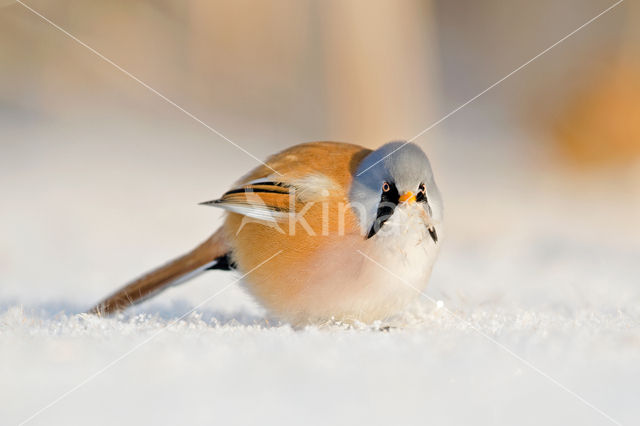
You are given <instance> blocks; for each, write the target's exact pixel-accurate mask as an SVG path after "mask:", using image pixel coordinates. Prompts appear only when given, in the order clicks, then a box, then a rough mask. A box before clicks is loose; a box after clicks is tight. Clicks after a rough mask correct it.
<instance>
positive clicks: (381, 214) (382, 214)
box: [367, 183, 400, 239]
mask: <svg viewBox="0 0 640 426" xmlns="http://www.w3.org/2000/svg"><path fill="white" fill-rule="evenodd" d="M399 202H400V193H399V192H398V188H396V186H395V184H393V183H389V190H388V191H387V192H384V191H383V192H382V195H381V196H380V204H378V211H377V212H376V220H374V221H373V225H372V226H371V229H370V230H369V233H368V234H367V239H369V238H371V237H373V236H374V235H376V234H377V233H378V231H379V230H380V228H382V225H384V223H385V222H386V221H387V220H389V218H390V217H391V216H393V212H394V211H395V209H396V206H397V205H398V203H399Z"/></svg>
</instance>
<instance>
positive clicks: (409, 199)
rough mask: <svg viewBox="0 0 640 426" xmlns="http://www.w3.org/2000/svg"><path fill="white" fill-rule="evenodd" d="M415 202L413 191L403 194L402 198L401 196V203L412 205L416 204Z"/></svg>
mask: <svg viewBox="0 0 640 426" xmlns="http://www.w3.org/2000/svg"><path fill="white" fill-rule="evenodd" d="M415 201H416V196H415V195H414V194H413V192H411V191H409V192H405V193H404V194H402V196H400V202H401V203H409V204H411V203H414V202H415Z"/></svg>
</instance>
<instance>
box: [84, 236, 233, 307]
mask: <svg viewBox="0 0 640 426" xmlns="http://www.w3.org/2000/svg"><path fill="white" fill-rule="evenodd" d="M228 254H229V247H228V245H227V243H226V241H225V239H224V236H223V232H222V229H219V230H218V231H217V232H216V233H214V234H213V235H212V236H211V237H210V238H209V239H208V240H206V241H205V242H203V243H202V244H200V245H199V246H198V247H196V248H195V249H193V250H192V251H190V252H189V253H187V254H185V255H183V256H180V257H179V258H177V259H174V260H172V261H170V262H169V263H167V264H165V265H163V266H160V267H159V268H157V269H154V270H153V271H151V272H149V273H147V274H145V275H143V276H141V277H140V278H138V279H136V280H134V281H132V282H131V283H129V284H127V285H126V286H124V287H123V288H121V289H119V290H118V291H116V292H115V293H113V294H112V295H110V296H109V297H107V298H106V299H104V300H103V301H101V302H100V303H98V304H97V305H96V306H94V307H93V308H92V309H91V310H90V311H89V313H93V314H98V315H109V314H112V313H114V312H117V311H120V310H122V309H125V308H127V307H129V306H131V305H133V304H135V303H139V302H142V301H143V300H145V299H148V298H150V297H152V296H154V295H156V294H158V293H160V292H161V291H163V290H165V289H167V288H168V287H171V286H174V285H177V284H180V283H182V282H184V281H187V280H189V279H191V278H193V277H195V276H197V275H199V274H201V273H202V272H204V271H206V270H207V269H230V267H231V265H230V262H229V257H228Z"/></svg>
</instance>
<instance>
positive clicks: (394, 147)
mask: <svg viewBox="0 0 640 426" xmlns="http://www.w3.org/2000/svg"><path fill="white" fill-rule="evenodd" d="M349 197H350V202H351V205H352V207H353V210H354V211H355V212H356V214H357V215H358V217H359V218H360V226H361V228H362V231H363V234H364V235H366V236H367V237H368V238H370V237H372V236H374V235H375V234H376V233H377V232H378V231H379V230H380V228H381V227H382V226H383V225H384V223H385V222H386V221H387V220H388V219H390V218H391V217H392V216H393V214H394V213H395V211H396V207H398V206H400V205H409V204H414V202H415V204H418V205H420V206H422V208H424V211H425V212H426V213H427V219H428V223H427V224H426V226H427V227H429V232H430V233H431V236H432V238H433V239H434V242H436V243H437V238H438V237H437V231H436V229H437V228H439V227H440V226H441V223H442V216H443V207H442V199H441V196H440V191H439V190H438V187H437V186H436V182H435V179H434V177H433V171H432V170H431V163H430V162H429V159H428V158H427V156H426V155H425V153H424V152H423V151H422V149H420V147H419V146H417V145H415V144H413V143H407V142H391V143H388V144H385V145H383V146H381V147H380V148H378V149H377V150H375V151H373V152H372V153H370V154H369V155H368V156H366V157H365V158H364V159H363V160H362V162H361V163H360V165H359V166H358V169H357V171H356V175H355V176H354V179H353V184H352V186H351V189H350V192H349Z"/></svg>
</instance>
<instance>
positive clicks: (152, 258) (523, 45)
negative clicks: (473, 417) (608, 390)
mask: <svg viewBox="0 0 640 426" xmlns="http://www.w3.org/2000/svg"><path fill="white" fill-rule="evenodd" d="M365 3H366V4H365ZM29 4H30V5H31V6H32V7H34V8H35V9H36V10H38V11H39V12H40V13H42V14H43V15H44V16H46V17H47V18H49V19H51V20H52V21H53V22H55V23H56V24H58V25H59V26H61V27H62V28H64V29H65V30H66V31H68V32H70V33H71V34H73V35H74V36H76V37H77V38H78V39H80V40H82V42H84V43H86V44H87V45H89V46H91V47H92V48H94V49H96V50H97V51H99V52H101V53H102V54H103V55H105V56H106V57H108V58H109V59H111V60H112V61H114V62H115V63H116V64H118V65H119V66H121V67H122V68H123V69H125V70H127V71H128V72H130V73H132V74H133V75H135V76H136V77H137V78H139V79H140V80H142V81H144V82H145V83H146V84H148V85H149V86H151V87H152V88H154V89H155V90H157V91H158V92H160V93H162V94H163V95H164V96H166V97H168V98H169V99H171V100H172V101H174V102H175V103H177V104H178V105H180V106H181V107H183V108H185V109H186V110H187V111H189V112H190V113H192V114H194V115H195V116H197V117H198V118H199V119H201V120H202V121H204V122H206V123H207V124H208V125H210V126H212V127H213V128H215V129H217V130H218V131H220V132H221V133H223V134H224V135H226V136H227V137H228V138H230V139H231V140H233V141H234V142H236V143H237V144H238V145H240V146H241V147H243V148H244V149H246V150H248V151H249V152H251V153H252V154H253V155H255V156H256V157H258V158H265V157H266V156H268V155H269V154H271V153H274V152H276V151H278V150H281V149H284V148H285V147H288V146H290V145H293V144H296V143H300V142H305V141H314V140H336V141H348V142H354V143H359V144H362V145H366V146H368V147H372V148H373V147H377V146H379V145H381V144H383V143H385V142H387V141H390V140H398V139H409V138H412V137H414V136H415V135H417V134H418V133H419V132H421V131H422V130H424V129H425V128H427V127H429V126H431V125H432V124H433V123H435V122H437V121H438V120H439V119H440V118H442V117H443V116H444V115H445V114H447V113H449V112H450V111H452V110H453V109H454V108H456V107H458V106H459V105H461V104H462V103H464V102H466V101H467V100H469V99H471V98H472V97H474V96H476V95H477V94H478V93H480V92H481V91H483V90H485V89H486V88H487V87H489V86H490V85H492V84H493V83H495V82H496V81H498V80H499V79H501V78H502V77H504V76H506V75H507V74H509V73H510V72H512V71H513V70H515V69H516V68H517V67H519V66H520V65H522V64H523V63H525V62H527V61H528V60H530V59H531V58H533V57H534V56H536V55H537V54H539V53H540V52H542V51H543V50H544V49H546V48H548V47H549V46H551V45H552V44H554V43H556V42H557V41H558V40H560V39H561V38H563V37H564V36H566V35H567V34H569V33H570V32H571V31H573V30H575V29H576V28H578V27H580V26H581V25H583V24H584V23H585V22H587V21H588V20H590V19H591V18H593V17H594V16H596V15H597V14H599V13H600V12H601V11H603V10H604V9H606V8H607V7H609V6H611V5H612V4H613V3H612V2H610V1H608V0H567V1H563V2H557V1H551V0H544V1H539V2H529V1H524V0H517V1H512V2H508V3H506V4H505V3H504V2H499V1H483V2H474V1H465V0H455V1H451V0H449V1H438V0H432V1H427V0H421V1H404V2H402V3H401V4H400V5H398V4H395V3H392V2H386V1H374V2H363V1H347V2H344V1H322V2H319V1H297V0H296V1H287V0H277V1H271V2H252V1H235V2H224V1H205V0H192V1H188V2H181V1H174V0H154V1H142V0H136V1H131V0H127V1H124V0H122V1H120V0H115V1H108V2H107V1H86V0H83V1H79V0H76V1H74V0H60V1H55V2H52V1H43V0H32V1H31V2H30V3H29ZM639 23H640V10H639V8H638V7H637V5H636V4H635V3H634V2H625V3H623V4H620V5H619V6H618V7H616V8H614V9H613V10H611V11H610V12H609V13H607V14H605V15H604V16H602V17H600V18H599V19H598V20H596V21H595V22H593V23H592V24H590V25H589V26H587V27H585V28H584V29H582V30H581V31H579V32H578V33H576V34H575V35H574V36H572V37H570V38H568V39H567V40H566V41H564V42H563V43H561V44H560V45H558V46H556V47H555V48H553V49H552V50H550V51H549V52H548V53H546V54H544V55H543V56H541V57H540V58H538V59H537V60H535V61H534V62H532V63H531V64H529V65H528V66H526V67H525V68H523V69H522V70H520V71H519V72H517V73H516V74H514V75H513V76H511V77H510V78H508V79H506V80H505V81H504V82H502V83H501V84H500V85H498V86H496V87H495V88H493V89H492V90H491V91H489V92H487V93H486V94H484V95H483V96H481V97H480V98H478V99H477V100H475V101H474V102H472V103H471V104H469V105H468V106H466V107H465V108H463V109H462V110H460V111H459V112H457V113H456V114H454V115H452V116H451V117H450V118H448V119H447V120H445V121H443V122H442V123H440V124H439V125H438V126H436V127H435V128H433V129H432V130H430V131H429V132H427V133H425V134H424V135H422V136H421V137H419V138H418V139H417V140H416V142H417V143H418V144H420V145H421V146H422V147H423V148H424V149H425V150H426V152H427V153H428V155H429V156H430V157H431V159H432V162H433V164H434V167H435V171H436V173H437V178H438V180H439V184H440V186H441V188H442V192H443V194H444V197H445V201H446V209H447V242H446V245H445V249H444V250H443V253H442V259H441V262H440V264H439V265H438V267H437V268H436V273H435V277H434V280H433V282H432V285H431V290H433V291H436V292H441V293H442V297H448V298H451V299H454V298H456V297H458V296H462V297H466V298H469V297H478V298H480V299H484V298H486V297H488V296H487V295H489V294H492V295H494V296H495V295H500V297H510V298H515V300H516V301H517V303H531V302H532V300H536V301H537V302H536V303H538V302H539V303H546V302H550V301H553V300H555V299H556V298H558V297H560V298H561V297H563V296H567V297H568V298H569V299H571V298H574V297H576V296H578V295H579V296H580V297H592V298H593V300H592V302H593V303H598V304H607V303H609V305H611V306H616V304H619V303H621V302H622V301H625V300H628V298H629V297H632V298H634V300H635V301H638V297H639V296H638V295H639V294H640V289H638V285H637V284H638V282H637V281H638V277H639V276H640V269H639V268H640V265H638V264H637V262H636V259H637V258H638V255H639V254H640V251H639V247H640V239H639V238H638V237H639V236H640V226H638V217H640V166H639V159H640V120H639V119H638V117H640V65H639V64H638V58H640V55H639V53H640V52H639V50H640V43H639V39H640V31H639V30H638V28H640V26H639V25H638V24H639ZM0 35H1V36H0V63H1V64H2V66H1V67H0V123H1V124H0V141H1V142H0V143H1V145H0V150H1V151H0V176H1V179H0V191H1V194H2V209H0V234H1V235H2V238H1V239H0V301H1V302H3V303H5V304H12V303H16V302H17V303H26V304H43V303H44V304H52V306H54V307H55V306H56V303H60V304H61V306H60V307H61V308H65V309H67V310H71V311H74V310H81V309H83V308H84V307H86V306H89V305H90V304H91V303H93V302H94V301H95V300H97V299H98V298H100V297H102V296H103V295H104V294H105V293H107V292H110V291H111V290H112V289H114V288H115V287H116V286H118V285H120V284H121V283H123V282H125V281H127V280H128V279H130V278H131V277H132V276H135V275H137V274H139V273H141V272H142V271H144V270H146V269H147V268H149V267H153V266H155V265H157V264H158V263H159V262H162V261H164V260H166V259H168V258H171V257H173V256H175V255H177V254H179V253H181V252H183V251H185V250H187V249H189V248H190V247H192V246H193V245H194V244H195V243H197V242H199V241H200V240H202V239H204V238H205V237H206V236H207V235H208V234H209V233H210V232H211V231H212V230H214V229H215V228H216V227H217V226H218V224H219V223H220V219H221V214H220V212H218V211H216V210H213V209H207V208H203V207H200V206H197V203H198V202H200V201H203V200H208V199H211V198H214V197H216V196H218V195H219V194H221V193H222V192H223V191H224V190H225V189H226V188H228V187H229V186H230V185H231V184H232V182H233V181H234V180H235V179H236V178H238V177H239V176H240V175H242V174H243V173H245V172H246V171H248V170H249V169H251V168H252V167H254V166H256V165H257V162H256V160H254V159H253V158H251V157H250V156H248V155H247V154H245V153H243V152H242V151H241V150H239V149H238V148H236V147H234V146H233V145H232V144H230V143H228V142H227V141H225V140H223V139H222V138H220V137H219V136H217V135H216V134H214V133H212V132H211V131H209V130H208V129H207V128H205V127H204V126H202V125H201V124H199V123H198V122H196V121H194V120H193V119H191V118H190V117H188V116H187V115H185V114H184V113H182V112H181V111H179V110H177V109H176V108H174V107H173V106H172V105H170V104H169V103H167V102H166V101H165V100H163V99H162V98H160V97H159V96H157V95H156V94H154V93H152V92H150V91H149V90H147V89H146V88H145V87H143V86H142V85H140V84H139V83H137V82H136V81H134V80H132V79H131V78H130V77H128V76H127V75H125V74H124V73H122V72H121V71H119V70H118V69H116V68H115V67H114V66H112V65H111V64H109V63H107V62H105V61H104V60H102V59H101V58H99V57H98V56H96V55H95V54H94V53H92V52H91V51H89V50H88V49H87V48H85V47H83V46H81V45H79V44H78V43H76V42H75V41H73V40H72V39H70V38H69V37H67V36H66V35H65V34H63V33H62V32H61V31H59V30H57V29H56V28H54V27H53V26H51V25H50V24H48V23H46V22H44V21H43V20H42V19H40V18H39V17H37V16H36V15H34V14H33V13H32V12H30V11H29V10H27V9H26V8H25V7H23V6H21V5H20V4H17V3H14V2H11V1H4V2H3V7H2V8H1V9H0ZM212 275H214V274H211V276H212ZM211 276H209V277H207V278H201V279H199V280H198V284H197V285H195V286H187V287H184V288H176V289H174V290H171V291H170V292H169V293H168V294H167V295H163V296H162V297H163V298H162V299H160V301H161V302H163V301H164V302H171V301H175V300H176V299H181V298H186V299H187V300H194V301H196V300H200V299H201V298H202V297H203V295H206V294H208V292H209V291H210V289H211V286H212V285H214V283H216V282H218V281H219V280H222V281H224V280H229V279H231V278H228V277H227V276H226V275H224V274H222V275H220V276H219V277H216V278H212V277H211ZM534 294H535V295H536V297H534V298H532V296H533V295H534ZM234 297H235V298H237V299H238V303H239V304H240V305H237V304H234V303H235V302H234V303H232V302H231V300H230V299H228V300H224V301H222V302H221V305H222V306H220V309H227V308H228V307H229V306H234V308H233V309H236V308H237V306H245V305H246V304H247V303H250V302H249V301H248V300H247V299H246V298H244V296H243V294H242V292H238V293H237V294H236V296H234ZM491 297H493V296H491ZM496 297H497V296H496ZM233 300H236V299H233Z"/></svg>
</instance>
